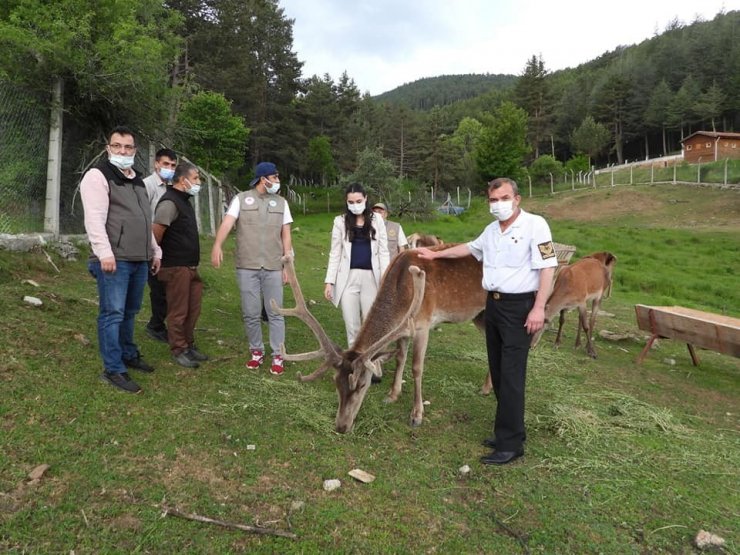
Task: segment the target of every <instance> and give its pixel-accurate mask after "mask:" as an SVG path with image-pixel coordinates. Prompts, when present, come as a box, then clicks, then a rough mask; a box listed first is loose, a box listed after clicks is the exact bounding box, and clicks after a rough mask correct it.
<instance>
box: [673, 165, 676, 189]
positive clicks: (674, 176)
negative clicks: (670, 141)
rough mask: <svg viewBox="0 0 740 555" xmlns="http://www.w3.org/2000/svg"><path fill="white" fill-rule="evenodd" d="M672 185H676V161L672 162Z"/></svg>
mask: <svg viewBox="0 0 740 555" xmlns="http://www.w3.org/2000/svg"><path fill="white" fill-rule="evenodd" d="M673 184H674V185H675V184H676V161H675V160H674V161H673Z"/></svg>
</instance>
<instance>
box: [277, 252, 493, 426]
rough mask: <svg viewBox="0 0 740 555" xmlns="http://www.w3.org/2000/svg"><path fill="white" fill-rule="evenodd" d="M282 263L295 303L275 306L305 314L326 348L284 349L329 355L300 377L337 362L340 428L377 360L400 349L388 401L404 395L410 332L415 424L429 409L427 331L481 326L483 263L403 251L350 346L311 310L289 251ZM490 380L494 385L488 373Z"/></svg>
mask: <svg viewBox="0 0 740 555" xmlns="http://www.w3.org/2000/svg"><path fill="white" fill-rule="evenodd" d="M449 246H452V245H445V246H440V247H435V249H434V250H437V249H443V248H448V247H449ZM284 268H285V270H286V274H287V277H288V282H289V284H290V286H291V288H292V290H293V295H294V297H295V301H296V306H295V308H292V309H286V308H282V309H280V308H277V307H276V310H279V311H280V312H281V313H282V314H284V315H286V316H296V317H298V318H299V319H301V320H302V321H303V322H304V323H305V324H306V325H307V326H308V327H309V329H311V331H312V332H313V333H314V335H315V336H316V338H317V339H318V341H319V345H320V349H319V350H317V351H313V352H310V353H302V354H288V353H286V352H285V349H284V348H283V349H282V350H283V357H284V358H285V360H289V361H304V360H311V359H317V358H323V359H324V360H323V363H322V364H321V366H320V367H319V368H318V369H317V370H316V371H314V372H313V373H312V374H310V375H309V376H305V377H301V376H300V375H299V379H300V380H301V381H310V380H314V379H316V378H318V377H319V376H321V375H323V374H324V373H325V372H326V370H328V369H329V367H333V368H334V369H335V370H336V373H335V378H334V382H335V384H336V388H337V393H338V396H339V408H338V409H337V417H336V430H337V432H340V433H345V432H349V431H351V430H352V427H353V425H354V421H355V418H356V417H357V413H358V412H359V410H360V407H361V406H362V402H363V401H364V399H365V395H366V394H367V391H368V389H369V387H370V381H371V378H372V376H373V374H378V373H379V364H380V363H381V362H383V361H385V360H388V359H389V358H390V357H391V356H393V354H394V353H395V355H396V360H397V366H396V372H395V376H394V379H393V385H392V386H391V390H390V392H389V393H388V396H387V398H386V402H393V401H396V400H398V397H399V395H400V394H401V384H402V377H403V367H404V365H405V362H406V357H407V350H408V343H409V340H410V339H413V354H412V372H413V378H414V406H413V409H412V410H411V425H413V426H418V425H420V424H421V423H422V420H423V417H424V404H423V398H422V389H421V382H422V376H423V374H424V357H425V354H426V350H427V345H428V342H429V331H430V330H431V329H432V328H433V326H435V325H437V324H439V323H442V322H464V321H467V320H473V321H474V322H475V324H476V325H477V326H478V327H479V329H482V327H483V310H484V309H485V306H486V292H485V291H484V290H483V287H482V285H481V281H482V275H483V274H482V272H483V271H482V267H481V264H480V263H479V262H478V261H476V260H475V258H473V257H472V256H467V257H464V258H457V259H437V260H422V259H420V258H419V257H418V255H417V253H416V251H413V250H409V251H404V252H401V253H400V254H399V255H398V256H397V257H396V258H395V259H394V260H393V261H392V262H391V265H390V266H389V267H388V269H387V271H386V273H385V275H384V276H383V281H382V282H381V285H380V290H379V291H378V295H377V297H376V300H375V303H374V304H373V306H372V308H371V309H370V312H369V313H368V315H367V318H366V319H365V322H364V323H363V325H362V328H361V329H360V332H359V333H358V335H357V338H356V339H355V342H354V344H353V345H351V346H350V348H349V349H347V350H342V349H340V348H339V347H338V346H337V344H336V343H334V342H333V341H332V340H331V339H330V338H329V336H328V335H327V334H326V332H325V331H324V329H323V327H322V326H321V324H320V323H319V322H318V320H316V318H315V317H314V316H313V315H312V314H311V313H310V312H309V310H308V307H307V306H306V301H305V299H304V297H303V293H302V291H301V288H300V285H299V284H298V279H297V277H296V273H295V268H294V266H293V261H292V259H291V258H290V257H286V258H285V259H284ZM393 341H398V346H397V349H395V350H393V349H389V345H390V344H391V343H392V342H393ZM487 383H488V386H487V387H488V391H490V375H488V379H487ZM485 388H486V386H484V389H485Z"/></svg>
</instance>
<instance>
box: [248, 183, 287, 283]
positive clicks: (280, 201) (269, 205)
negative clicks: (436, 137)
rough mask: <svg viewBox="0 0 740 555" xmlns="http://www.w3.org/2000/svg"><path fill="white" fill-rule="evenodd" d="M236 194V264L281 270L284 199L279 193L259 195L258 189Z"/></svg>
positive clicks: (257, 268)
mask: <svg viewBox="0 0 740 555" xmlns="http://www.w3.org/2000/svg"><path fill="white" fill-rule="evenodd" d="M237 196H238V198H239V218H238V219H237V220H236V267H237V268H242V269H245V270H260V269H263V268H264V269H265V270H282V269H283V262H282V260H281V258H282V256H283V240H282V229H283V214H284V213H285V206H286V201H285V199H284V198H283V197H281V196H278V195H270V194H264V195H260V194H259V193H258V192H257V190H256V189H251V190H249V191H245V192H243V193H239V194H238V195H237Z"/></svg>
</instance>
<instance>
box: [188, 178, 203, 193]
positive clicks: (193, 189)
mask: <svg viewBox="0 0 740 555" xmlns="http://www.w3.org/2000/svg"><path fill="white" fill-rule="evenodd" d="M185 181H187V182H188V185H190V189H188V190H187V191H186V192H187V193H188V194H189V195H192V196H195V195H197V194H198V193H200V183H191V182H190V180H189V179H185Z"/></svg>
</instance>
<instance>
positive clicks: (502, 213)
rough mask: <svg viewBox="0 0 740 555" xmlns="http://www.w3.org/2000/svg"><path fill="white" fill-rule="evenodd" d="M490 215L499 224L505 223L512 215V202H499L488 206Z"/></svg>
mask: <svg viewBox="0 0 740 555" xmlns="http://www.w3.org/2000/svg"><path fill="white" fill-rule="evenodd" d="M488 206H489V209H490V210H491V214H493V216H494V217H495V218H496V219H497V220H499V221H500V222H505V221H506V220H508V219H509V218H511V217H512V216H513V215H514V201H513V200H500V201H498V202H491V203H489V204H488Z"/></svg>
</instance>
